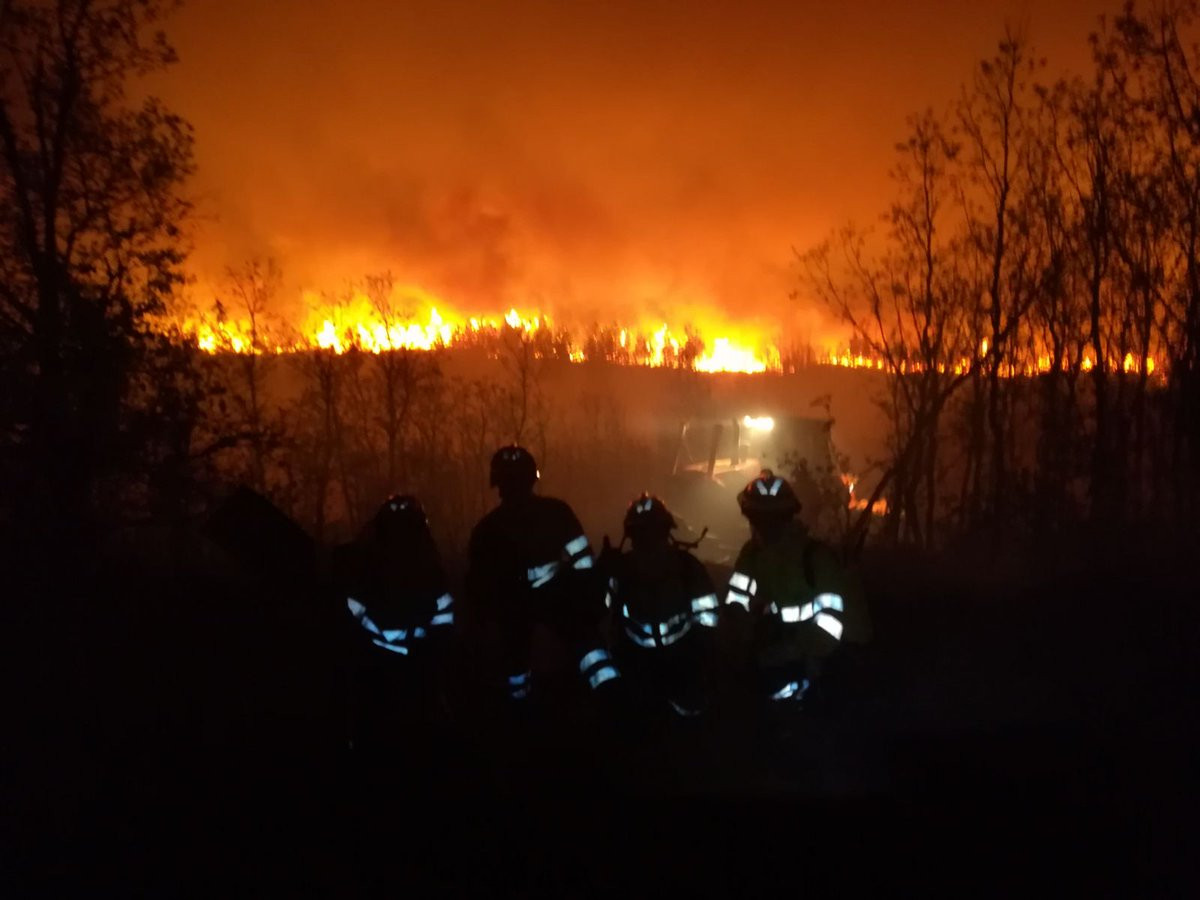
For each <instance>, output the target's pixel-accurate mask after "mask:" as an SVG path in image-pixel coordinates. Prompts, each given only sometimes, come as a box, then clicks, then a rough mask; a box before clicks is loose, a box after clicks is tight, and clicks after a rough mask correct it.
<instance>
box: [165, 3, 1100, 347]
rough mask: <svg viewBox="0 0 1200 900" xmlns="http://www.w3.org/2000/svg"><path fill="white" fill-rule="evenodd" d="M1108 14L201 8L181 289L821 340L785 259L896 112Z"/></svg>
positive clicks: (876, 171)
mask: <svg viewBox="0 0 1200 900" xmlns="http://www.w3.org/2000/svg"><path fill="white" fill-rule="evenodd" d="M1105 5H1106V4H1103V3H1098V2H1095V0H1092V2H1082V0H1080V2H1074V3H1066V4H1057V5H1056V9H1055V12H1054V13H1053V15H1051V14H1049V13H1037V14H1036V15H1033V14H1029V9H1028V5H1027V4H1026V5H1025V7H1021V6H1020V4H1018V6H1017V8H1014V6H1013V4H1012V3H1011V2H1006V0H991V2H988V3H985V4H984V7H983V8H980V7H979V6H978V5H976V6H970V5H963V4H959V3H952V2H944V3H943V2H938V3H924V4H920V5H916V6H914V5H911V4H906V5H904V9H898V8H894V7H896V6H897V5H894V4H889V3H886V2H882V0H877V2H869V3H860V4H855V5H854V9H852V10H851V9H842V8H841V5H840V4H826V3H796V2H794V0H792V2H787V0H779V2H775V3H768V2H759V3H749V4H747V3H739V4H721V5H712V6H708V5H701V4H695V3H690V2H688V3H683V2H679V3H668V2H654V3H646V2H608V3H602V4H601V3H596V4H591V3H588V4H575V3H570V4H564V3H556V2H528V0H522V2H516V3H504V4H486V3H481V4H459V3H447V2H444V0H439V2H432V3H413V2H405V3H391V2H366V0H351V2H346V0H338V2H334V0H307V2H304V3H298V2H290V0H207V2H201V0H196V2H193V3H192V4H190V5H189V6H187V7H185V9H184V10H183V12H182V13H181V14H180V15H179V16H178V17H177V18H176V19H175V20H174V22H173V23H172V28H171V31H172V34H173V37H174V40H175V43H176V44H177V46H178V48H179V51H180V57H181V63H180V65H179V66H177V67H176V68H175V69H174V71H173V72H172V74H171V75H169V76H168V78H167V80H166V82H165V83H160V84H158V85H155V89H156V90H158V91H159V92H160V93H162V94H164V95H165V96H166V97H167V99H168V100H169V101H171V102H172V103H173V104H174V105H175V106H176V107H177V108H178V109H179V110H180V111H181V112H182V113H183V114H184V115H186V116H187V117H188V118H189V119H191V120H192V122H193V123H194V124H195V126H196V129H197V134H198V139H199V162H200V166H201V168H200V172H199V175H198V179H197V183H196V188H197V191H198V194H199V197H200V199H201V209H202V211H203V212H204V214H205V216H206V219H207V221H206V223H205V225H204V227H203V228H202V229H201V231H200V233H199V234H198V237H197V241H198V244H197V250H196V254H195V260H194V265H195V270H196V274H197V276H198V277H199V278H200V279H201V280H202V281H205V280H212V279H215V278H216V277H218V276H219V274H220V273H221V271H222V270H223V269H224V268H225V267H226V266H227V265H230V264H236V263H238V262H240V261H241V260H244V259H245V258H247V257H249V256H251V255H255V254H259V255H263V254H269V255H274V256H276V257H277V258H279V260H280V261H281V263H282V265H283V268H284V271H285V275H286V278H287V287H288V288H289V292H288V293H289V295H290V296H293V297H294V296H298V289H299V288H302V287H303V288H308V289H318V290H327V291H335V292H336V291H337V290H340V289H342V288H344V286H345V285H346V284H347V283H348V282H349V281H351V280H352V279H356V278H359V277H361V276H362V275H363V274H365V273H367V272H374V271H379V270H382V269H390V270H391V271H393V272H394V273H395V274H396V276H397V278H398V280H399V281H400V282H407V283H412V284H416V285H419V286H421V287H423V288H425V289H426V290H428V291H430V292H432V293H434V294H435V295H439V296H443V297H444V298H445V299H446V300H447V302H449V303H450V304H452V305H453V306H455V307H456V308H458V309H461V310H466V311H495V310H500V309H504V308H507V307H508V306H510V305H518V306H521V307H525V308H529V307H535V306H536V307H541V308H543V309H546V310H547V311H549V312H551V313H553V314H555V315H557V316H558V317H559V318H561V319H573V318H574V319H583V320H587V319H592V318H598V319H601V320H612V319H618V318H624V319H635V320H636V319H644V318H654V317H663V318H667V317H670V318H671V319H672V320H673V321H678V319H679V315H678V312H679V311H680V310H683V311H685V312H686V311H687V310H689V309H692V308H697V309H703V308H709V307H711V308H715V309H717V310H720V311H722V312H723V313H724V314H725V315H727V316H729V317H731V318H733V319H736V320H739V321H740V320H744V319H746V318H747V317H748V316H752V317H756V318H758V319H760V320H761V321H763V322H776V321H779V322H781V323H783V324H785V325H787V326H788V327H795V326H797V325H798V326H799V327H802V328H804V327H816V326H815V325H814V319H813V316H814V315H815V313H814V312H813V311H812V310H806V309H804V308H802V307H801V308H799V309H798V308H797V304H795V303H793V302H791V301H789V300H788V292H789V290H790V289H791V288H792V287H793V286H794V285H793V282H792V279H791V276H790V274H789V264H790V261H791V258H792V247H793V246H797V247H805V246H807V245H809V244H811V243H813V242H815V241H817V240H819V239H820V238H821V237H822V236H823V235H824V234H825V233H827V232H828V231H829V230H830V229H831V228H834V227H836V226H838V225H840V224H842V223H844V222H845V221H847V220H849V219H856V220H858V221H860V222H867V223H870V222H873V221H874V220H875V219H876V217H877V216H878V214H879V212H880V211H882V210H883V209H884V208H885V207H886V204H887V201H888V197H889V188H888V182H887V169H888V166H889V165H890V148H891V146H892V144H893V143H894V141H895V140H896V139H897V138H898V137H899V136H901V135H902V134H903V132H904V127H905V126H904V119H905V115H906V114H907V113H908V112H910V111H912V110H916V109H919V108H922V107H924V106H927V105H930V104H934V105H937V104H940V103H944V102H946V101H948V100H949V99H950V98H951V97H952V96H953V95H954V93H955V90H956V87H957V85H958V84H959V83H961V82H962V81H963V80H964V79H965V78H966V77H968V75H969V73H970V68H971V66H972V64H973V63H974V61H975V60H976V59H978V58H980V57H982V56H984V55H986V54H987V53H989V52H990V51H991V50H992V48H993V47H994V45H995V42H996V37H997V36H998V35H999V34H1000V33H1001V31H1002V28H1003V24H1004V22H1005V19H1006V18H1013V17H1014V16H1015V17H1020V16H1021V15H1023V14H1025V17H1026V19H1028V20H1029V22H1030V25H1031V31H1032V33H1033V34H1034V35H1035V37H1036V38H1037V40H1038V43H1039V45H1040V46H1041V47H1042V48H1043V50H1048V51H1052V55H1054V56H1055V58H1056V59H1059V60H1063V59H1064V57H1063V54H1061V53H1059V51H1058V50H1057V48H1058V47H1078V46H1080V45H1081V44H1082V41H1081V38H1082V36H1083V35H1084V34H1085V33H1086V31H1087V30H1088V28H1089V26H1090V24H1091V22H1092V20H1093V17H1094V15H1095V13H1096V12H1097V11H1098V10H1100V9H1103V8H1104V7H1105ZM1064 52H1065V51H1064ZM1064 61H1066V62H1069V61H1070V60H1064Z"/></svg>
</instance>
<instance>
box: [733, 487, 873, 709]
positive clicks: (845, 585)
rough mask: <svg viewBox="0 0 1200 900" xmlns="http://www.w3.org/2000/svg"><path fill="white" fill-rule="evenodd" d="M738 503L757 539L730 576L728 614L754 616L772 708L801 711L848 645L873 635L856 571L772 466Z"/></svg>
mask: <svg viewBox="0 0 1200 900" xmlns="http://www.w3.org/2000/svg"><path fill="white" fill-rule="evenodd" d="M738 505H739V507H740V508H741V511H742V514H743V515H744V516H745V517H746V518H747V519H748V520H749V522H750V529H751V537H750V540H749V541H747V542H746V544H745V546H744V547H743V548H742V551H741V553H740V554H739V555H738V558H737V562H736V564H735V566H734V571H733V574H731V575H730V577H729V585H728V588H727V593H726V596H725V605H724V607H723V609H724V610H726V615H738V616H742V615H748V616H749V618H750V621H751V625H752V629H753V644H754V656H755V659H754V662H755V665H756V669H757V673H758V679H759V683H760V687H761V689H762V691H763V693H764V695H765V697H766V698H768V699H769V700H770V701H772V704H773V705H777V706H778V705H782V706H785V707H791V708H798V707H799V706H800V704H801V703H807V704H808V705H810V706H811V705H812V703H813V701H814V696H815V697H821V696H827V695H828V685H827V684H826V683H825V682H826V681H827V679H826V677H825V676H826V675H827V673H828V671H829V669H830V663H831V661H833V660H835V659H836V658H837V657H838V656H839V655H840V651H841V649H842V648H843V647H844V646H845V644H847V643H861V642H865V641H866V640H868V639H869V636H870V622H869V619H868V618H867V611H866V606H865V603H864V602H863V598H862V596H861V591H860V590H859V586H858V584H857V581H856V580H855V578H854V577H853V574H852V573H851V572H850V571H849V570H848V569H846V568H845V567H844V566H843V565H842V564H841V562H840V561H839V560H838V558H837V557H836V556H835V554H834V553H833V551H832V550H831V549H830V548H829V547H827V546H826V545H825V544H823V543H822V542H820V541H818V540H816V539H815V538H813V537H812V536H811V535H810V534H809V533H808V530H807V529H806V528H805V527H804V525H803V523H801V522H800V521H799V520H798V519H797V518H796V515H797V513H798V512H799V511H800V502H799V500H798V499H797V497H796V495H795V493H794V491H793V490H792V487H791V485H790V484H789V483H788V482H787V481H786V480H785V479H783V478H780V477H779V476H777V475H775V474H774V473H773V472H771V471H770V470H763V471H762V473H761V474H760V475H759V476H758V477H757V478H755V479H754V480H753V481H751V482H750V483H749V484H747V485H746V487H745V489H744V490H743V491H742V492H741V493H740V494H739V495H738Z"/></svg>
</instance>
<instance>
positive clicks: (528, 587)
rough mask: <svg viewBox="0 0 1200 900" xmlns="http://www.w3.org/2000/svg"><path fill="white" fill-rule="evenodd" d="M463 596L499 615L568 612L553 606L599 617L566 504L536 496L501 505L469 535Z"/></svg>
mask: <svg viewBox="0 0 1200 900" xmlns="http://www.w3.org/2000/svg"><path fill="white" fill-rule="evenodd" d="M467 591H468V593H469V594H470V596H471V598H472V602H473V603H474V604H477V605H478V606H479V607H480V608H483V609H491V610H493V611H494V612H495V613H497V614H499V615H505V614H506V613H507V612H519V613H522V614H530V613H532V614H534V615H535V616H538V617H547V616H549V617H551V618H553V617H556V616H557V615H558V614H561V613H563V612H565V611H566V610H561V609H554V608H553V606H554V605H559V606H566V607H568V608H569V609H570V610H571V611H573V612H574V613H575V614H580V615H584V616H586V617H590V618H592V619H598V618H599V614H600V613H602V612H603V609H602V607H600V602H601V598H602V590H601V589H600V587H599V585H598V583H597V572H596V569H595V559H594V557H593V556H592V550H591V545H590V544H589V543H588V539H587V537H586V536H585V535H584V533H583V526H582V525H581V524H580V523H579V519H578V518H576V516H575V513H574V512H573V511H572V510H571V507H570V506H568V505H567V504H566V503H564V502H563V501H561V500H556V499H554V498H552V497H541V496H538V495H536V494H532V495H530V496H528V497H524V498H521V499H519V500H508V501H505V502H503V503H501V504H500V505H499V506H497V507H496V508H495V509H493V510H492V511H491V512H489V513H488V514H487V515H486V516H484V517H483V518H482V519H481V520H480V521H479V523H478V524H477V525H476V526H475V528H474V529H473V530H472V531H471V539H470V544H469V548H468V571H467ZM597 608H599V611H597Z"/></svg>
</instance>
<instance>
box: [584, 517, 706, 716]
mask: <svg viewBox="0 0 1200 900" xmlns="http://www.w3.org/2000/svg"><path fill="white" fill-rule="evenodd" d="M675 526H676V523H675V518H674V516H672V515H671V512H670V510H668V509H667V507H666V506H665V505H664V504H663V502H662V501H661V500H660V499H658V498H657V497H654V496H651V495H650V494H645V493H643V494H642V495H641V496H640V497H638V498H637V499H635V500H634V501H633V503H631V504H630V505H629V509H628V510H627V511H626V513H625V522H624V532H625V534H624V538H623V539H622V541H621V546H622V547H623V546H624V544H625V541H626V540H628V541H629V542H630V544H631V546H632V549H630V550H629V551H626V552H615V553H613V554H611V555H610V554H607V553H606V554H605V556H606V557H607V558H606V559H605V565H604V574H605V575H606V576H607V579H608V591H607V593H606V595H605V605H606V606H607V607H609V609H610V610H611V615H612V618H613V621H614V624H615V629H614V631H615V632H616V651H617V659H618V660H619V662H620V665H621V670H622V672H624V673H625V674H626V677H628V678H629V680H630V693H631V695H633V696H636V697H637V698H639V700H641V701H643V702H645V703H647V704H648V705H649V707H650V708H649V709H648V710H647V711H648V712H650V713H651V714H652V715H653V714H655V713H658V712H667V711H668V710H669V711H670V712H672V713H673V714H674V715H675V716H678V717H682V718H691V717H694V716H698V715H699V714H700V713H701V712H703V710H704V708H705V705H706V703H705V695H706V691H705V686H704V680H705V677H704V676H705V660H706V657H707V655H708V654H707V652H706V651H707V648H708V644H709V643H710V642H709V641H708V640H706V639H707V638H708V636H709V633H710V632H711V630H712V628H713V626H715V625H716V621H717V608H718V605H719V602H718V599H717V595H716V592H715V591H714V590H713V585H712V581H711V579H710V578H709V576H708V572H707V571H706V570H705V568H704V566H703V564H701V562H700V561H699V560H698V559H696V557H694V556H693V555H692V554H691V553H690V552H689V551H688V549H686V547H685V546H683V545H681V544H679V543H678V542H676V541H675V540H674V539H673V538H672V535H671V532H672V530H673V529H674V528H675ZM655 707H656V708H655Z"/></svg>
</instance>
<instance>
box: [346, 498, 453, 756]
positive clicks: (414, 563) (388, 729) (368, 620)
mask: <svg viewBox="0 0 1200 900" xmlns="http://www.w3.org/2000/svg"><path fill="white" fill-rule="evenodd" d="M337 567H338V569H339V575H340V578H339V581H340V586H341V590H340V593H341V594H342V598H343V600H342V602H344V604H345V607H346V611H347V614H348V624H349V630H350V634H351V651H350V660H351V662H350V666H349V668H348V693H349V696H348V698H347V700H348V703H347V706H348V710H349V713H350V715H349V718H350V732H351V737H350V740H351V744H352V746H362V745H377V744H385V745H387V746H396V745H398V744H401V743H404V742H406V741H407V740H408V738H406V733H412V732H415V731H417V730H419V729H418V728H416V727H414V726H417V725H418V723H423V724H430V723H433V722H437V721H440V720H441V719H443V718H444V712H445V698H444V693H443V691H442V683H443V679H442V677H441V676H442V674H443V671H444V665H445V662H446V656H447V652H448V649H449V641H450V638H451V635H452V631H453V625H454V598H453V596H452V595H451V594H450V591H449V589H448V583H447V580H446V574H445V571H444V570H443V568H442V563H441V558H440V556H439V554H438V549H437V545H436V544H435V543H434V540H433V535H432V534H431V532H430V530H429V522H428V519H427V518H426V516H425V511H424V509H422V507H421V504H420V502H419V501H418V500H417V498H415V497H413V496H409V495H395V496H391V497H389V498H388V499H387V500H386V501H385V502H384V504H383V505H382V506H381V507H380V508H379V510H378V512H377V513H376V514H375V516H374V518H373V519H372V520H371V521H370V522H369V523H368V524H367V526H366V528H365V529H364V530H363V533H362V534H361V535H360V537H359V539H358V540H357V541H355V542H354V543H352V544H350V545H347V546H344V547H342V548H340V549H339V553H338V562H337Z"/></svg>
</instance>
